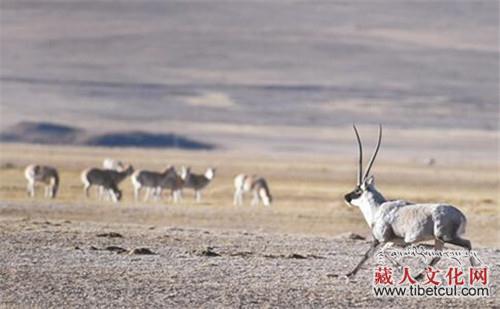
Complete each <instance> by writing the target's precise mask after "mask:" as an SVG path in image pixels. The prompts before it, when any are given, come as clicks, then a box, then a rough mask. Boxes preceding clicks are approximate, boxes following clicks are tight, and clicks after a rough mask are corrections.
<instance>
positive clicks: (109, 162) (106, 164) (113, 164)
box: [102, 158, 125, 172]
mask: <svg viewBox="0 0 500 309" xmlns="http://www.w3.org/2000/svg"><path fill="white" fill-rule="evenodd" d="M102 168H104V169H106V170H115V171H118V172H121V171H123V170H124V169H125V165H124V164H123V162H122V161H118V160H115V159H111V158H106V159H104V160H103V161H102Z"/></svg>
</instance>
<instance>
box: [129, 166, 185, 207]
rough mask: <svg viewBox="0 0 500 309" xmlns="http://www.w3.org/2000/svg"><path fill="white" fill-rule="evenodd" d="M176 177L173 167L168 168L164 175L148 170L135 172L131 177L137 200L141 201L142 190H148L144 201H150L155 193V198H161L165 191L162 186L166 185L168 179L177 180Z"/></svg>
mask: <svg viewBox="0 0 500 309" xmlns="http://www.w3.org/2000/svg"><path fill="white" fill-rule="evenodd" d="M176 177H177V173H176V171H175V168H174V167H173V166H168V167H167V169H165V170H164V171H163V172H162V173H158V172H153V171H146V170H137V171H135V173H134V174H132V177H131V181H132V186H133V187H134V198H135V200H136V201H137V200H139V195H140V191H141V189H142V188H146V194H145V196H144V201H147V200H148V198H149V195H150V193H151V192H152V193H153V196H155V197H156V198H159V197H160V195H161V191H162V189H163V187H162V186H164V185H165V182H167V179H175V178H176Z"/></svg>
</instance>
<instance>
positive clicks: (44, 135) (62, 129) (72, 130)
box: [0, 121, 215, 150]
mask: <svg viewBox="0 0 500 309" xmlns="http://www.w3.org/2000/svg"><path fill="white" fill-rule="evenodd" d="M0 141H1V142H18V143H33V144H49V145H50V144H52V145H60V144H66V145H81V146H101V147H142V148H180V149H190V150H210V149H214V148H215V145H213V144H210V143H204V142H200V141H196V140H193V139H190V138H188V137H185V136H180V135H177V134H174V133H168V134H164V133H151V132H144V131H120V132H107V133H99V134H97V133H91V132H88V131H86V130H84V129H81V128H76V127H72V126H67V125H61V124H56V123H49V122H29V121H23V122H20V123H18V124H16V125H13V126H11V127H10V128H7V129H6V130H4V131H3V132H1V133H0Z"/></svg>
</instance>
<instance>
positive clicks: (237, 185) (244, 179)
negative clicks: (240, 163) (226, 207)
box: [233, 174, 273, 206]
mask: <svg viewBox="0 0 500 309" xmlns="http://www.w3.org/2000/svg"><path fill="white" fill-rule="evenodd" d="M245 192H252V194H253V199H252V206H257V205H258V204H259V200H261V201H262V203H263V204H264V205H265V206H270V205H271V203H272V201H273V197H272V196H271V192H270V191H269V186H268V185H267V181H266V180H265V179H264V178H262V177H258V176H255V175H253V176H248V175H245V174H239V175H238V176H236V177H235V178H234V201H233V203H234V205H235V206H239V205H243V194H244V193H245Z"/></svg>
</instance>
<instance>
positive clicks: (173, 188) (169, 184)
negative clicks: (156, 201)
mask: <svg viewBox="0 0 500 309" xmlns="http://www.w3.org/2000/svg"><path fill="white" fill-rule="evenodd" d="M190 175H191V169H190V168H189V167H188V168H184V169H183V170H182V172H181V174H180V175H179V174H177V172H175V169H174V173H173V174H172V176H171V177H166V178H164V179H163V180H162V181H161V184H160V188H161V189H163V188H167V189H170V192H171V193H170V196H171V198H172V200H173V201H174V203H177V202H179V201H180V200H181V199H182V189H183V188H184V185H185V184H186V182H185V180H184V179H189V177H190ZM159 194H161V190H160V192H159Z"/></svg>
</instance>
